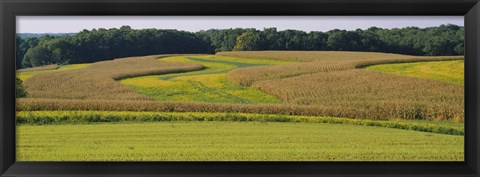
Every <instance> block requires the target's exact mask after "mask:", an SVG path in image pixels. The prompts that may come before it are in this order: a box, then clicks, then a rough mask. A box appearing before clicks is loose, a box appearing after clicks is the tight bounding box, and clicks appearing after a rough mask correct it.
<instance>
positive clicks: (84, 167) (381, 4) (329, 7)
mask: <svg viewBox="0 0 480 177" xmlns="http://www.w3.org/2000/svg"><path fill="white" fill-rule="evenodd" d="M0 13H1V17H0V19H1V20H0V27H1V28H0V29H1V32H0V41H1V43H0V57H1V59H0V67H1V70H0V85H1V88H0V89H1V90H0V98H1V101H0V174H2V176H5V177H13V176H22V177H28V176H45V177H47V176H71V177H73V176H82V177H87V176H122V177H126V176H135V177H142V176H174V177H175V176H178V177H180V176H182V177H187V176H215V177H220V176H292V177H293V176H296V177H298V176H449V177H460V176H462V177H467V176H468V177H474V176H479V174H480V163H479V159H480V156H479V155H480V152H479V151H480V146H479V138H480V136H479V132H480V131H479V130H478V129H479V128H480V122H479V121H478V119H479V100H480V97H479V94H478V92H479V76H480V70H479V69H480V62H479V60H480V35H479V34H480V3H479V1H478V0H297V1H295V0H204V1H199V0H197V1H196V0H175V1H173V0H137V1H135V0H0ZM20 15H23V16H37V15H47V16H50V15H62V16H63V15H66V16H69V15H100V16H102V15H120V16H124V15H142V16H151V15H280V16H282V15H421V16H423V15H463V16H464V17H465V158H464V159H465V162H16V161H15V136H16V135H15V90H14V89H15V61H14V59H15V30H16V19H15V17H16V16H20Z"/></svg>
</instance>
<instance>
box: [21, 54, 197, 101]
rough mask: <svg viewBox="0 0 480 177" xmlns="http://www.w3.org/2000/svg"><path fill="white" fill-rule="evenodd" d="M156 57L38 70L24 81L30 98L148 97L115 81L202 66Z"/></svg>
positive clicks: (141, 98)
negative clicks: (39, 71) (53, 69)
mask: <svg viewBox="0 0 480 177" xmlns="http://www.w3.org/2000/svg"><path fill="white" fill-rule="evenodd" d="M158 57H160V56H146V57H130V58H122V59H116V60H111V61H102V62H97V63H94V64H92V65H90V66H88V67H86V68H81V69H75V70H68V71H59V72H49V73H41V74H38V75H35V76H33V77H31V78H29V79H27V80H26V81H24V84H25V88H26V89H27V92H28V97H30V98H61V99H115V100H150V98H149V97H147V96H144V95H141V94H138V93H136V92H135V91H134V90H133V89H132V88H130V87H128V86H124V85H121V84H120V83H118V82H116V80H119V79H123V78H129V77H136V76H145V75H154V74H166V73H175V72H186V71H194V70H200V69H203V68H204V66H203V65H199V64H195V63H175V62H163V61H159V60H157V58H158Z"/></svg>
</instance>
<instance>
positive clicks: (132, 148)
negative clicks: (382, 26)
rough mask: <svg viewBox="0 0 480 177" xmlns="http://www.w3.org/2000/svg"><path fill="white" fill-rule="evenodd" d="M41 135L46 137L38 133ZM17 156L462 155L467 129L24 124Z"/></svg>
mask: <svg viewBox="0 0 480 177" xmlns="http://www.w3.org/2000/svg"><path fill="white" fill-rule="evenodd" d="M39 135H41V136H39ZM17 137H18V139H17V160H19V161H42V160H48V161H65V160H66V161H78V160H80V161H164V160H167V161H229V160H235V161H236V160H245V161H265V160H268V161H270V160H273V161H285V160H288V161H309V160H313V161H318V160H320V161H331V160H339V161H358V160H362V161H363V160H365V161H384V160H393V161H412V160H422V161H463V153H464V152H463V143H464V140H463V136H453V135H442V134H433V133H424V132H416V131H406V130H398V129H391V128H380V127H366V126H355V125H337V124H316V123H314V124H312V123H272V122H263V123H262V122H178V121H177V122H157V123H98V124H88V125H82V124H80V125H45V126H31V125H20V126H18V134H17Z"/></svg>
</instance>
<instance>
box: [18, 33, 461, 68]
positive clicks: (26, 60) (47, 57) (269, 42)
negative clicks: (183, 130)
mask: <svg viewBox="0 0 480 177" xmlns="http://www.w3.org/2000/svg"><path fill="white" fill-rule="evenodd" d="M16 47H17V59H16V61H17V69H18V68H20V67H19V66H20V65H21V66H22V67H31V66H40V65H45V64H67V63H70V64H73V63H89V62H96V61H102V60H110V59H114V58H120V57H128V56H140V55H153V54H175V53H177V54H184V53H214V52H221V51H232V50H241V51H245V50H246V51H256V50H334V51H368V52H387V53H399V54H409V55H429V56H439V55H463V53H464V28H463V27H460V26H456V25H441V26H439V27H430V28H423V29H421V28H417V27H407V28H402V29H398V28H394V29H382V28H377V27H371V28H368V29H366V30H361V29H357V30H354V31H346V30H339V29H334V30H331V31H327V32H309V33H307V32H304V31H299V30H284V31H277V29H276V28H265V29H263V30H256V29H253V28H247V29H241V28H235V29H222V30H218V29H211V30H206V31H199V32H196V33H192V32H185V31H177V30H159V29H142V30H134V29H131V28H130V27H129V26H123V27H121V28H119V29H115V28H114V29H103V28H100V29H93V30H91V31H89V30H83V31H81V32H79V33H76V34H75V35H65V36H55V37H52V36H49V35H46V36H42V37H40V38H28V39H21V38H20V37H17V46H16Z"/></svg>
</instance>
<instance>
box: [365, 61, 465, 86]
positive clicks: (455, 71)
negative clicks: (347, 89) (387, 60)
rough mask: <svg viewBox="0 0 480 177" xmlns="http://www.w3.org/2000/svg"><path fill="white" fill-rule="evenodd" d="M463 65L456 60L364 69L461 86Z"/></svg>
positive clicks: (377, 66)
mask: <svg viewBox="0 0 480 177" xmlns="http://www.w3.org/2000/svg"><path fill="white" fill-rule="evenodd" d="M463 65H464V62H463V60H457V61H444V62H415V63H401V64H385V65H373V66H368V67H366V69H368V70H373V71H381V72H386V73H393V74H399V75H406V76H413V77H421V78H430V79H434V80H440V81H446V82H450V83H456V84H460V85H463V83H464V77H463V76H464V70H463ZM445 71H448V72H445Z"/></svg>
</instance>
